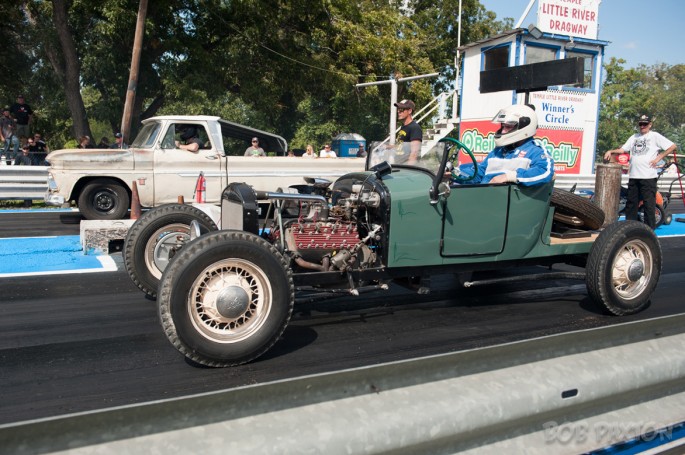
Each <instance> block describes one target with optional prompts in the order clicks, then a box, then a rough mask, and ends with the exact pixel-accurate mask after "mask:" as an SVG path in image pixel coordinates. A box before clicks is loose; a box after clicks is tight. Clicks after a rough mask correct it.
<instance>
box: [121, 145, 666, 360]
mask: <svg viewBox="0 0 685 455" xmlns="http://www.w3.org/2000/svg"><path fill="white" fill-rule="evenodd" d="M461 153H463V154H464V155H463V156H466V157H468V158H470V160H471V161H472V162H473V165H474V167H476V166H477V163H476V160H475V158H474V156H473V154H471V152H470V151H468V149H466V147H464V146H463V144H461V143H460V142H458V141H456V140H454V139H443V140H442V141H441V142H440V143H439V144H438V145H437V146H436V147H433V148H432V149H431V150H430V151H428V152H427V153H425V154H423V155H422V156H421V157H420V158H419V159H418V161H417V162H415V163H413V164H409V163H407V162H404V161H403V157H402V156H397V155H395V153H394V151H393V150H392V149H386V150H380V151H376V152H374V153H372V154H370V155H369V157H368V160H367V165H366V169H367V170H366V171H363V172H354V173H350V174H347V175H344V176H342V177H340V178H339V179H338V180H337V181H335V182H334V183H333V184H332V185H331V184H330V182H321V181H318V180H316V179H309V183H310V184H309V185H301V186H298V187H296V188H294V189H293V188H290V189H286V190H281V191H276V192H263V191H256V190H254V189H253V188H251V187H250V186H248V185H245V184H235V183H234V184H231V185H229V186H228V187H227V188H226V189H225V190H224V192H223V195H222V201H221V214H220V220H212V219H211V218H210V217H209V216H208V215H207V214H205V213H204V212H202V211H201V210H199V209H198V208H196V207H192V206H188V205H179V204H173V205H167V206H162V207H159V208H156V209H153V210H151V211H150V212H148V213H146V214H145V215H144V216H142V217H141V218H140V219H139V220H138V221H137V222H136V223H135V224H134V225H133V227H132V228H131V229H130V231H129V234H128V237H127V239H126V241H125V246H124V258H125V264H126V267H127V270H128V272H129V274H130V276H131V278H132V279H133V281H134V283H136V285H138V287H139V288H140V289H141V290H143V291H144V292H146V293H147V294H148V295H150V296H151V297H156V298H157V302H158V307H159V315H160V320H161V324H162V327H163V329H164V332H165V334H166V336H167V337H168V339H169V340H170V341H171V343H172V344H173V345H174V346H175V347H176V349H178V350H179V351H180V352H181V353H183V354H184V355H185V356H186V357H187V358H189V359H190V360H192V361H194V362H197V363H199V364H203V365H208V366H217V367H218V366H230V365H237V364H241V363H245V362H249V361H251V360H253V359H255V358H257V357H258V356H260V355H261V354H263V353H264V352H266V351H267V350H268V349H269V348H270V347H271V346H272V345H273V344H274V343H276V341H277V340H278V338H279V337H280V336H281V334H282V333H283V331H284V330H285V328H286V326H287V324H288V322H289V319H290V317H291V314H292V311H293V307H294V304H295V299H296V295H298V293H300V292H306V293H308V294H310V295H311V294H312V293H314V294H315V295H316V294H317V293H320V295H321V297H322V298H323V297H330V296H331V295H341V293H344V294H348V295H350V296H359V295H363V293H364V292H367V291H378V290H383V289H387V288H388V285H389V284H390V283H392V282H393V281H395V280H404V281H406V280H407V279H410V280H412V281H413V282H415V283H421V281H422V280H425V281H427V280H426V279H427V278H429V277H430V276H431V275H435V274H445V273H448V272H449V273H452V272H454V273H458V274H467V276H468V274H469V273H471V272H474V271H482V270H495V269H501V268H505V267H519V266H524V265H552V264H555V263H565V264H572V265H575V266H581V267H584V268H585V274H584V279H585V282H586V285H587V291H588V294H589V296H590V297H591V298H592V300H593V301H595V302H596V303H598V304H599V305H601V306H602V307H604V308H605V309H606V310H607V311H608V312H610V313H612V314H615V315H625V314H631V313H635V312H638V311H640V310H642V309H644V308H645V307H646V306H647V305H648V304H649V299H650V296H651V294H652V292H653V291H654V289H655V287H656V285H657V282H658V279H659V275H660V273H661V261H662V254H661V248H660V245H659V242H658V239H657V238H656V236H655V235H654V233H653V232H652V231H651V230H650V229H649V228H648V227H646V226H645V225H644V224H643V223H639V222H632V221H625V222H616V223H613V224H609V225H608V226H605V227H602V225H603V221H604V214H603V212H602V211H601V209H599V208H598V207H597V206H595V205H594V204H593V203H591V202H589V201H587V200H585V199H583V198H581V197H579V196H575V195H573V194H571V193H568V192H565V191H560V190H556V189H554V188H553V186H552V184H546V185H541V186H535V187H521V186H518V185H516V184H511V183H505V184H495V185H475V184H469V178H470V177H469V176H459V175H457V176H455V177H456V180H457V182H456V183H454V180H455V179H446V178H445V176H446V175H449V173H450V172H449V171H447V172H446V170H448V169H450V167H451V163H452V162H457V160H458V155H459V154H461ZM260 209H261V215H260ZM217 226H220V227H221V229H218V228H217ZM575 275H578V274H577V273H576V274H575ZM577 277H578V276H576V278H577ZM351 298H353V297H351Z"/></svg>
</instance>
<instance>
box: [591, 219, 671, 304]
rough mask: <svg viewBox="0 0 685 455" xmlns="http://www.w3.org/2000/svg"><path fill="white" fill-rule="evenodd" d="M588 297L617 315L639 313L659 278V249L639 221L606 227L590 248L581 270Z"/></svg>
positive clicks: (649, 230) (648, 229) (647, 301)
mask: <svg viewBox="0 0 685 455" xmlns="http://www.w3.org/2000/svg"><path fill="white" fill-rule="evenodd" d="M585 274H586V276H585V284H586V286H587V290H588V293H589V295H590V297H591V298H592V299H593V300H594V301H595V302H597V303H598V304H601V305H603V306H604V307H605V308H606V309H607V310H608V311H609V312H610V313H612V314H615V315H617V316H621V315H625V314H633V313H637V312H639V311H642V310H643V309H645V308H646V307H647V306H648V305H649V299H650V296H651V295H652V292H654V289H655V288H656V285H657V283H658V282H659V276H660V275H661V246H660V245H659V240H658V239H657V237H656V235H655V234H654V231H652V229H650V228H649V227H648V226H646V225H645V224H643V223H640V222H639V221H621V222H617V223H613V224H611V225H609V226H607V227H606V228H605V229H604V230H603V231H602V232H601V233H600V234H599V237H597V240H595V243H594V244H593V245H592V248H591V249H590V254H589V256H588V260H587V267H586V271H585Z"/></svg>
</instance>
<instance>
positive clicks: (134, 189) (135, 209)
mask: <svg viewBox="0 0 685 455" xmlns="http://www.w3.org/2000/svg"><path fill="white" fill-rule="evenodd" d="M139 217H140V196H138V184H137V183H136V181H135V180H134V181H133V185H131V219H132V220H137V219H138V218H139Z"/></svg>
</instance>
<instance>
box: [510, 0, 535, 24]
mask: <svg viewBox="0 0 685 455" xmlns="http://www.w3.org/2000/svg"><path fill="white" fill-rule="evenodd" d="M533 3H535V0H530V2H529V3H528V6H527V7H526V10H525V11H524V12H523V16H521V19H519V21H518V22H517V23H516V25H515V26H514V28H519V27H521V24H522V23H523V21H524V20H525V19H526V16H528V13H530V9H531V8H532V7H533Z"/></svg>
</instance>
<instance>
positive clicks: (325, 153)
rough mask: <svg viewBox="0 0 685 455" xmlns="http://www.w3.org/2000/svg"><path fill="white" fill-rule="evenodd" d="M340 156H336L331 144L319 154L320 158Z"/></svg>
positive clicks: (325, 146) (324, 147)
mask: <svg viewBox="0 0 685 455" xmlns="http://www.w3.org/2000/svg"><path fill="white" fill-rule="evenodd" d="M337 157H338V155H336V154H335V152H334V151H333V150H331V146H330V144H326V145H324V146H323V149H322V150H321V151H320V152H319V158H337Z"/></svg>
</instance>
